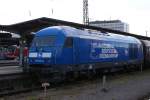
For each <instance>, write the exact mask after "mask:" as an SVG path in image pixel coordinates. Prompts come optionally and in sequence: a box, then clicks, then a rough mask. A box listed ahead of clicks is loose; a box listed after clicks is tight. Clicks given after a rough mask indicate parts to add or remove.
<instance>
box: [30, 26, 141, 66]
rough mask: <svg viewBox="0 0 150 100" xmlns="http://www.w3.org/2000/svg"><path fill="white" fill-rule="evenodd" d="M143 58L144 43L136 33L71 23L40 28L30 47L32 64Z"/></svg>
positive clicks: (73, 63)
mask: <svg viewBox="0 0 150 100" xmlns="http://www.w3.org/2000/svg"><path fill="white" fill-rule="evenodd" d="M142 60H143V48H142V44H141V42H140V41H139V40H138V39H136V38H134V37H130V36H123V35H117V34H112V33H102V32H98V31H95V32H92V31H87V30H85V31H83V30H78V29H75V28H72V27H68V26H55V27H49V28H45V29H43V30H41V31H39V32H37V33H36V35H35V38H34V40H33V43H32V46H31V47H30V51H29V65H35V64H36V65H38V64H42V65H50V66H52V65H82V64H95V63H109V62H111V63H112V64H114V65H116V64H117V63H120V62H121V63H123V64H126V65H127V64H131V63H141V62H142ZM112 66H113V65H112ZM112 66H111V67H112Z"/></svg>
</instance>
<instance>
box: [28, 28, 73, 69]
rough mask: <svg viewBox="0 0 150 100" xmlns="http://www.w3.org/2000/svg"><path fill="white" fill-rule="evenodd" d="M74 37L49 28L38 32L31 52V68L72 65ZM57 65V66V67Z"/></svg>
mask: <svg viewBox="0 0 150 100" xmlns="http://www.w3.org/2000/svg"><path fill="white" fill-rule="evenodd" d="M72 49H73V37H71V36H66V34H64V32H63V31H61V30H60V29H58V28H55V27H53V28H47V29H44V30H41V31H39V32H37V34H36V35H35V37H34V39H33V41H32V45H31V47H30V50H29V65H30V67H36V68H38V67H41V66H46V67H47V68H50V67H52V66H53V68H56V67H57V66H59V65H65V64H68V62H69V63H70V64H72V62H73V61H72V60H73V58H72V53H73V50H72ZM56 65H57V66H56Z"/></svg>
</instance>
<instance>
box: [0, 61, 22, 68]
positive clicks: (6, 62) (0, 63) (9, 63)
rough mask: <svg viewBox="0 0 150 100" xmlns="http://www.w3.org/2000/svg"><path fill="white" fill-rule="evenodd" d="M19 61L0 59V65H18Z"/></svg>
mask: <svg viewBox="0 0 150 100" xmlns="http://www.w3.org/2000/svg"><path fill="white" fill-rule="evenodd" d="M18 65H19V61H18V60H0V67H3V66H18Z"/></svg>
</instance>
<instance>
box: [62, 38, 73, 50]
mask: <svg viewBox="0 0 150 100" xmlns="http://www.w3.org/2000/svg"><path fill="white" fill-rule="evenodd" d="M64 47H65V48H72V47H73V38H72V37H67V38H66V40H65V45H64Z"/></svg>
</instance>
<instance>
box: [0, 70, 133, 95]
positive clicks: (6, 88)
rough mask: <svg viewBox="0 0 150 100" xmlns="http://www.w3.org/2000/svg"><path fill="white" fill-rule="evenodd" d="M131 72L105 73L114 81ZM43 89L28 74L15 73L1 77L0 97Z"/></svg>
mask: <svg viewBox="0 0 150 100" xmlns="http://www.w3.org/2000/svg"><path fill="white" fill-rule="evenodd" d="M132 72H133V71H131V72H125V71H118V72H115V73H105V75H107V76H108V78H107V79H108V80H109V79H110V80H111V79H113V78H114V77H116V76H117V77H119V75H121V74H132ZM103 75H104V74H101V73H99V74H97V75H95V76H94V78H91V77H90V79H88V78H87V77H86V76H81V77H80V78H78V79H75V80H69V81H68V80H66V81H64V82H62V83H61V84H51V86H50V88H57V87H64V86H65V85H72V84H80V83H83V82H90V81H91V79H92V80H95V81H96V80H99V79H101V80H102V76H103ZM40 89H42V86H41V82H40V81H37V79H36V78H35V77H31V76H30V75H28V74H26V73H15V74H8V75H0V97H3V96H10V95H15V94H20V93H26V92H31V91H36V90H40Z"/></svg>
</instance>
